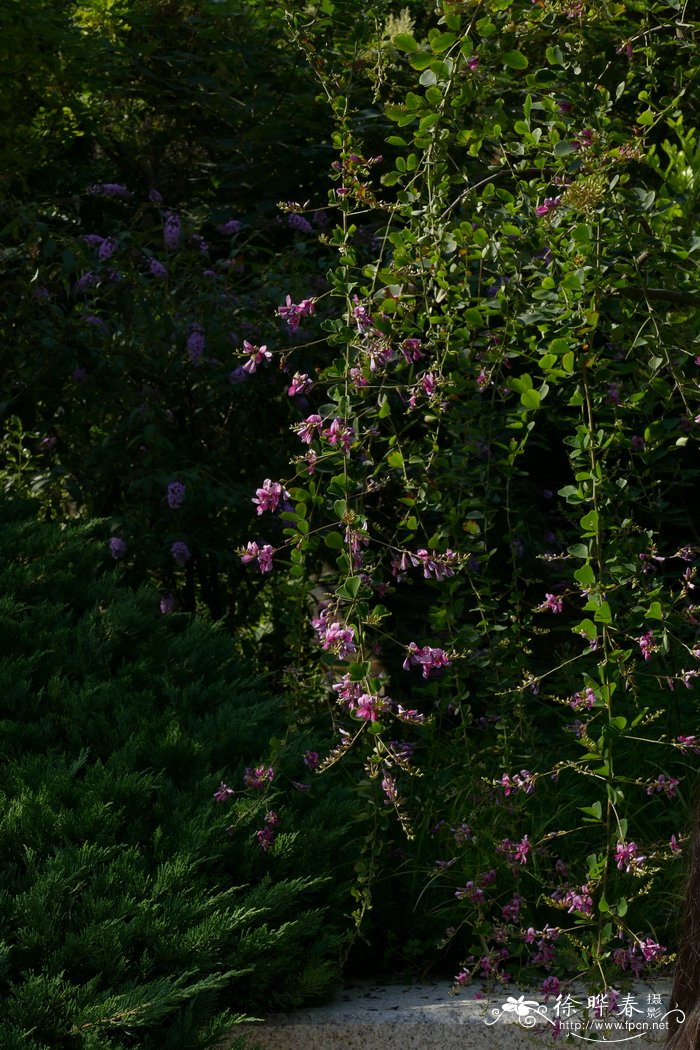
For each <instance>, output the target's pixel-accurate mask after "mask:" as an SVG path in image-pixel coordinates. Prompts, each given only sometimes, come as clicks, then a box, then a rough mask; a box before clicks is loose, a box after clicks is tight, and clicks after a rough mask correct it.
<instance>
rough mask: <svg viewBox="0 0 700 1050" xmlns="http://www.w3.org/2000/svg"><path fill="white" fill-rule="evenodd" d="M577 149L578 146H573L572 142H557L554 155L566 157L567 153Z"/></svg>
mask: <svg viewBox="0 0 700 1050" xmlns="http://www.w3.org/2000/svg"><path fill="white" fill-rule="evenodd" d="M575 149H576V147H575V146H573V145H572V144H571V143H570V142H565V141H562V142H557V143H555V145H554V156H555V157H565V156H566V155H567V153H573V152H574V150H575Z"/></svg>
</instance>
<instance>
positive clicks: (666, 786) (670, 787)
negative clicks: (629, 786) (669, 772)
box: [647, 773, 680, 798]
mask: <svg viewBox="0 0 700 1050" xmlns="http://www.w3.org/2000/svg"><path fill="white" fill-rule="evenodd" d="M679 784H680V780H678V779H676V777H667V776H666V774H665V773H659V775H658V777H657V778H656V780H653V781H652V782H651V784H650V785H649V787H648V788H647V795H653V794H655V793H656V792H659V793H663V794H664V795H665V796H666V798H674V797H675V795H676V788H677V787H678V785H679Z"/></svg>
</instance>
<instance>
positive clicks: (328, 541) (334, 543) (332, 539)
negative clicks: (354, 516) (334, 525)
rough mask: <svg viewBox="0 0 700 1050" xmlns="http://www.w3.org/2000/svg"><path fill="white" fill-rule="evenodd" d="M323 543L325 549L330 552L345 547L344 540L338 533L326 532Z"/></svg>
mask: <svg viewBox="0 0 700 1050" xmlns="http://www.w3.org/2000/svg"><path fill="white" fill-rule="evenodd" d="M323 542H324V543H325V545H326V547H330V548H331V550H342V548H343V547H344V546H345V540H344V539H343V537H342V536H341V534H340V533H339V532H327V533H326V535H325V536H324V537H323Z"/></svg>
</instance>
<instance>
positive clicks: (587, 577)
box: [574, 562, 595, 587]
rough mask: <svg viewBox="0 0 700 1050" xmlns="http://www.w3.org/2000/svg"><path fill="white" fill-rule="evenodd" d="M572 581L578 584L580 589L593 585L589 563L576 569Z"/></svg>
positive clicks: (592, 575) (593, 579)
mask: <svg viewBox="0 0 700 1050" xmlns="http://www.w3.org/2000/svg"><path fill="white" fill-rule="evenodd" d="M574 579H575V580H576V582H577V583H580V584H581V586H582V587H590V586H591V585H592V584H594V583H595V573H594V572H593V566H592V565H591V564H590V562H589V563H588V564H587V565H582V566H581V568H580V569H577V570H576V572H575V573H574Z"/></svg>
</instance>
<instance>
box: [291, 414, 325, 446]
mask: <svg viewBox="0 0 700 1050" xmlns="http://www.w3.org/2000/svg"><path fill="white" fill-rule="evenodd" d="M322 426H323V418H322V417H321V416H319V415H312V416H307V417H306V419H305V420H304V422H303V423H297V425H296V426H295V428H294V429H295V430H296V432H297V434H298V435H299V440H300V441H303V442H304V444H306V445H310V444H311V442H312V441H313V439H314V437H315V435H316V434H317V433H319V432H320V430H321V427H322Z"/></svg>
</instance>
